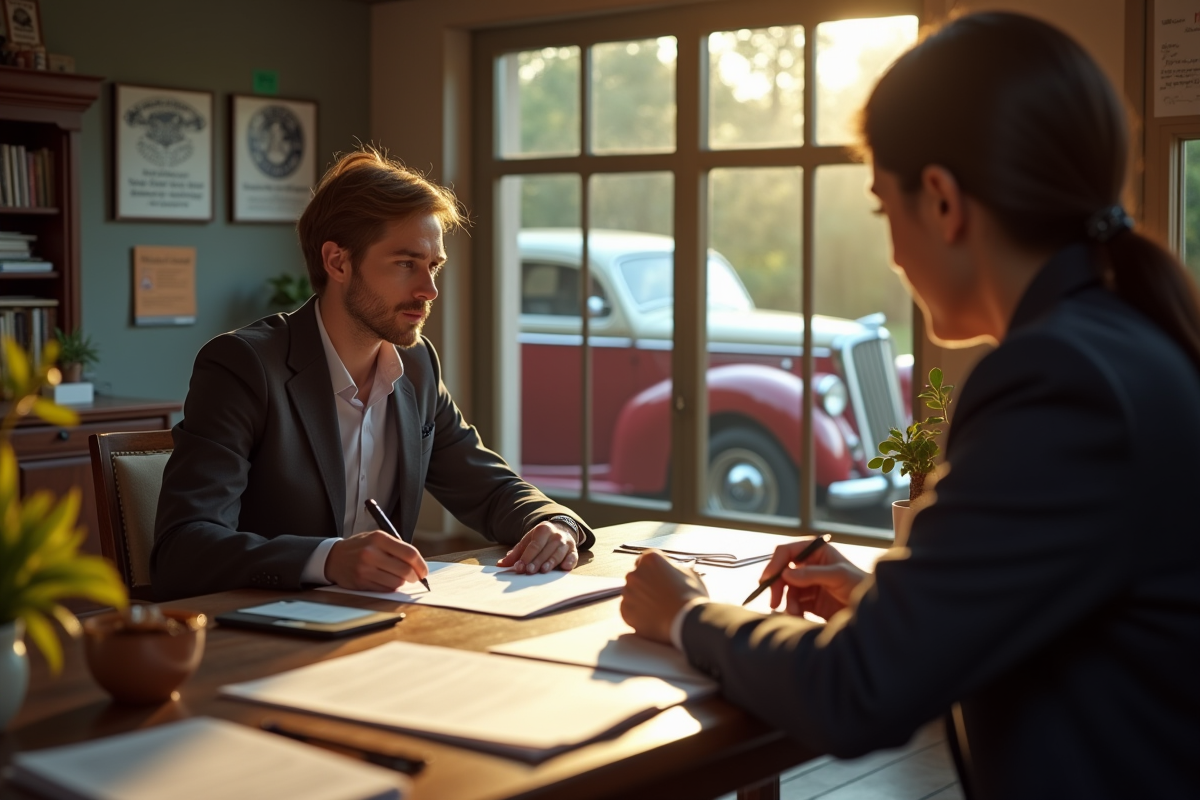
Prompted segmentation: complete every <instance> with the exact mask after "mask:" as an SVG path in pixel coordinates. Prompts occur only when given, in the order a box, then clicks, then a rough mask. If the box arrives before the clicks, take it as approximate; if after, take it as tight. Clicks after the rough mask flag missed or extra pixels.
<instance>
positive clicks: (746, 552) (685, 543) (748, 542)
mask: <svg viewBox="0 0 1200 800" xmlns="http://www.w3.org/2000/svg"><path fill="white" fill-rule="evenodd" d="M794 541H797V539H796V538H791V537H787V536H778V535H776V534H773V533H758V532H756V531H741V530H730V529H728V528H710V527H707V526H704V525H679V526H677V527H676V529H675V532H674V533H669V534H667V535H665V536H655V537H653V538H651V539H640V540H638V541H635V542H626V543H625V544H623V545H621V546H620V547H619V548H617V552H629V553H640V552H642V551H643V550H651V549H653V550H661V551H662V552H664V553H668V554H670V555H673V556H682V557H685V558H692V559H695V562H696V563H697V564H706V565H709V566H715V567H741V566H745V565H746V564H753V563H755V562H759V561H766V560H767V559H769V558H770V557H771V554H772V553H774V552H775V548H776V547H778V546H779V545H781V544H789V543H791V542H794Z"/></svg>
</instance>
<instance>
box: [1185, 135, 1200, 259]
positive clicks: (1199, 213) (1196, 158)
mask: <svg viewBox="0 0 1200 800" xmlns="http://www.w3.org/2000/svg"><path fill="white" fill-rule="evenodd" d="M1180 183H1181V184H1182V185H1183V242H1182V244H1183V253H1182V255H1183V262H1184V263H1185V264H1186V265H1187V268H1188V270H1189V271H1191V273H1192V276H1193V277H1195V278H1196V279H1197V280H1200V139H1192V140H1191V141H1187V142H1184V143H1183V180H1182V181H1180Z"/></svg>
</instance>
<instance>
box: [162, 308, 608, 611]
mask: <svg viewBox="0 0 1200 800" xmlns="http://www.w3.org/2000/svg"><path fill="white" fill-rule="evenodd" d="M399 353H400V358H401V360H402V361H403V362H404V376H403V377H401V378H400V379H399V380H398V381H397V382H396V385H395V390H394V391H393V392H392V395H391V398H390V405H389V409H388V413H389V424H393V425H397V426H398V427H397V430H398V431H399V441H400V463H399V465H398V469H397V471H396V486H395V490H394V492H393V495H392V496H393V498H394V499H393V502H392V506H391V508H387V509H385V510H386V511H387V512H388V515H389V517H390V518H391V519H392V520H393V522H394V523H395V525H396V527H397V529H398V530H399V531H400V534H401V535H402V536H403V537H404V539H405V540H406V541H411V540H412V537H413V532H414V531H415V529H416V524H417V514H418V512H419V511H420V508H421V498H422V490H423V489H429V491H430V492H431V493H432V494H433V496H434V497H436V498H437V499H438V501H439V502H441V503H442V504H443V505H444V506H445V507H446V508H447V509H448V510H449V511H450V512H451V513H452V514H454V516H456V517H457V518H458V519H459V520H461V521H462V522H463V523H464V524H466V525H468V526H469V527H471V528H473V529H474V530H477V531H479V532H480V533H482V534H483V535H484V536H486V537H487V538H489V539H491V540H493V541H497V542H502V543H506V544H514V543H516V542H517V541H519V540H520V538H521V537H522V536H523V535H524V534H525V533H526V532H527V531H529V529H530V528H532V527H533V526H535V525H536V524H537V523H538V522H539V521H541V520H543V519H546V518H548V517H551V516H554V515H556V514H568V515H570V516H571V517H573V518H575V519H577V520H579V518H578V517H577V516H576V515H575V514H573V513H572V512H571V511H570V510H569V509H567V508H566V507H564V506H561V505H557V504H555V503H552V502H551V501H550V500H549V499H548V498H547V497H546V496H545V495H543V494H542V493H541V492H539V491H538V490H537V489H535V488H534V487H533V486H530V485H529V484H528V483H525V482H524V481H522V480H521V479H520V478H519V477H518V476H517V475H516V474H515V473H514V472H513V471H512V470H511V469H510V468H509V467H508V465H507V464H505V463H504V460H503V459H501V458H500V456H498V455H497V454H496V453H493V452H492V451H490V450H488V449H487V448H485V447H484V446H483V443H482V442H481V441H480V439H479V434H478V433H477V432H476V431H475V429H474V428H473V427H471V426H470V425H468V424H467V422H466V421H465V420H464V419H463V416H462V414H461V413H460V412H459V410H458V407H457V406H455V404H454V401H453V400H452V399H451V397H450V394H449V392H447V390H446V387H445V385H444V384H443V383H442V380H441V368H440V365H439V363H438V359H437V353H436V352H434V349H433V346H432V345H431V344H430V343H429V341H428V340H426V339H424V338H422V340H421V342H420V343H419V344H417V345H416V346H415V347H412V348H409V349H406V350H399ZM173 433H174V440H175V450H174V452H173V453H172V454H171V458H170V460H169V461H168V462H167V467H166V471H165V473H164V474H163V487H162V494H161V495H160V497H159V503H158V517H157V521H156V524H155V534H154V549H153V551H152V553H151V558H150V567H151V574H152V583H153V586H154V591H155V594H156V596H157V597H159V598H160V599H164V600H165V599H171V598H177V597H188V596H193V595H198V594H206V593H209V592H218V591H225V590H228V589H237V588H245V587H259V588H270V589H287V590H296V589H300V588H301V583H300V575H301V572H302V571H303V569H304V565H305V563H306V562H307V561H308V558H309V556H310V555H311V554H312V552H313V550H314V549H316V547H317V545H318V544H319V543H320V542H321V541H322V540H323V539H326V538H329V537H334V536H338V535H340V531H341V525H342V519H343V514H344V509H345V503H346V487H345V472H344V469H343V464H342V452H341V441H340V438H339V434H338V420H337V412H336V409H335V407H334V395H333V387H332V384H331V382H330V379H329V368H328V366H327V364H326V360H325V352H324V349H323V348H322V345H321V339H320V332H319V331H318V329H317V321H316V304H315V301H313V300H310V301H309V302H308V303H307V304H305V305H304V306H303V307H302V308H300V309H299V310H298V311H296V312H295V313H292V314H277V315H274V316H271V317H267V318H265V319H261V320H259V321H258V322H255V323H254V324H252V325H249V326H247V327H245V328H242V329H240V330H237V331H233V332H231V333H226V334H222V335H220V336H218V337H216V338H215V339H213V340H212V341H210V342H208V343H207V344H205V345H204V347H203V348H202V349H201V350H200V353H199V355H197V357H196V364H195V367H194V369H193V371H192V382H191V387H190V389H189V391H188V396H187V400H186V402H185V404H184V419H183V421H182V422H180V423H179V424H178V425H176V426H175V429H174V432H173ZM579 523H580V529H581V530H583V531H584V532H585V533H586V537H587V541H586V542H584V543H583V545H582V546H581V547H584V548H586V547H590V546H591V544H592V543H593V542H594V541H595V539H594V536H593V535H592V532H591V531H590V530H589V529H588V527H587V526H586V525H584V524H583V521H582V520H579Z"/></svg>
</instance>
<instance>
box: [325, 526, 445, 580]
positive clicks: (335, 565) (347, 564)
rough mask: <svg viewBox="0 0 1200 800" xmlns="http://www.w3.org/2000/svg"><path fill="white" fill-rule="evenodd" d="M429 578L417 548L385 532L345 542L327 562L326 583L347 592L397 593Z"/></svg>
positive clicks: (352, 538) (376, 532) (369, 533)
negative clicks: (335, 585)
mask: <svg viewBox="0 0 1200 800" xmlns="http://www.w3.org/2000/svg"><path fill="white" fill-rule="evenodd" d="M428 574H429V565H428V564H426V563H425V559H423V558H421V554H420V553H419V552H417V548H415V547H413V546H412V545H411V544H409V543H408V542H404V541H401V540H400V539H397V538H396V537H395V536H392V535H391V534H390V533H385V532H383V531H364V532H363V533H356V534H354V535H353V536H350V537H347V538H345V539H342V540H341V541H339V542H337V543H336V544H335V545H334V546H333V547H332V548H330V550H329V555H328V556H326V558H325V580H327V581H331V582H333V583H336V584H337V585H338V586H341V587H344V588H346V589H356V590H358V591H365V592H394V591H396V589H397V588H399V587H400V586H401V585H402V584H405V583H415V582H417V581H419V580H420V579H421V578H424V577H426V576H427V575H428Z"/></svg>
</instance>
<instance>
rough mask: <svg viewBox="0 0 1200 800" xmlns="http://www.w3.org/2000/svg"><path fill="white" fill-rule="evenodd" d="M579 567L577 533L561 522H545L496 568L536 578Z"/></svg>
mask: <svg viewBox="0 0 1200 800" xmlns="http://www.w3.org/2000/svg"><path fill="white" fill-rule="evenodd" d="M578 563H579V548H578V546H577V545H576V544H575V533H574V531H572V530H571V529H570V528H569V527H567V526H566V525H565V524H563V523H561V522H556V521H554V520H546V521H545V522H539V523H538V524H537V526H536V527H534V529H533V530H531V531H530V532H529V533H527V534H525V536H524V537H523V538H522V539H521V541H519V542H517V545H516V547H514V548H513V549H512V550H509V551H508V553H507V554H506V555H505V556H504V558H502V559H500V560H499V561H497V562H496V566H498V567H512V568H513V571H514V572H524V573H526V574H533V573H535V572H549V571H550V570H552V569H554V568H555V567H558V568H559V569H561V570H572V569H574V568H575V565H576V564H578Z"/></svg>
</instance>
